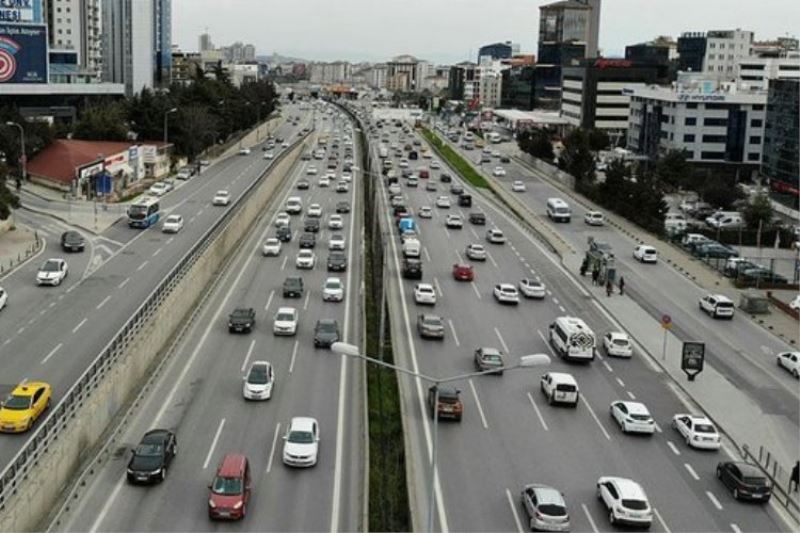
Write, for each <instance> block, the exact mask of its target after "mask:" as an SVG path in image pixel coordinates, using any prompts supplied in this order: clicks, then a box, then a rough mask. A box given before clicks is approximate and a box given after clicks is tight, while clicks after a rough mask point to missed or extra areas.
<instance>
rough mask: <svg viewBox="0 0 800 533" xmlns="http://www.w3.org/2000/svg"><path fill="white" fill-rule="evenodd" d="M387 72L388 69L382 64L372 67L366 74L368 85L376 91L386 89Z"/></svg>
mask: <svg viewBox="0 0 800 533" xmlns="http://www.w3.org/2000/svg"><path fill="white" fill-rule="evenodd" d="M387 71H388V68H387V67H386V65H385V64H382V63H377V64H374V65H372V66H370V67H369V68H368V69H367V70H366V72H365V76H366V83H367V85H369V86H370V87H373V88H375V89H385V88H386V73H387Z"/></svg>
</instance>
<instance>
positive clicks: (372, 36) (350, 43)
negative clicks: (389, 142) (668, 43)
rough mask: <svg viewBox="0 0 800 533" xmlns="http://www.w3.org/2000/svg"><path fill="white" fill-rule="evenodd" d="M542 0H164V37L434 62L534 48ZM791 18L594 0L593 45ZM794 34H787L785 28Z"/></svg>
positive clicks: (696, 5)
mask: <svg viewBox="0 0 800 533" xmlns="http://www.w3.org/2000/svg"><path fill="white" fill-rule="evenodd" d="M548 3H551V2H550V1H549V0H173V4H172V5H173V15H172V36H173V42H174V43H175V44H177V45H179V46H180V47H181V49H184V50H197V48H198V41H197V38H198V36H199V34H200V33H202V32H203V31H205V30H206V28H207V29H208V32H209V33H210V34H211V38H212V41H213V42H214V44H215V45H217V46H221V45H225V44H230V43H232V42H234V41H242V42H245V43H252V44H254V45H255V46H256V50H257V53H258V54H260V55H267V54H271V53H273V52H277V53H279V54H282V55H288V56H294V57H301V58H304V59H309V60H320V61H332V60H336V59H343V60H350V61H361V60H364V61H385V60H387V59H389V58H391V57H392V56H395V55H399V54H403V53H409V54H412V55H414V56H417V57H419V58H422V59H427V60H429V61H434V62H437V63H453V62H457V61H462V60H465V59H472V60H473V61H474V60H475V55H476V54H477V51H478V48H479V47H480V46H481V45H483V44H487V43H492V42H497V41H506V40H511V41H514V42H518V43H519V44H520V45H521V48H522V51H523V52H530V53H535V52H536V38H537V33H538V27H539V9H538V8H539V6H540V5H544V4H548ZM798 26H800V0H603V6H602V13H601V15H600V48H601V49H602V50H603V51H604V53H605V55H607V56H614V55H623V54H624V50H625V45H626V44H633V43H637V42H641V41H646V40H649V39H651V38H653V37H655V36H657V35H672V36H673V37H677V36H678V35H679V34H680V33H681V32H684V31H706V30H713V29H720V30H723V29H735V28H742V29H748V30H752V31H754V32H755V35H756V39H768V38H774V37H777V36H782V35H786V34H787V33H791V32H795V31H796V30H797V28H798ZM795 36H797V34H795Z"/></svg>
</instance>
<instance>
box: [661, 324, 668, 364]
mask: <svg viewBox="0 0 800 533" xmlns="http://www.w3.org/2000/svg"><path fill="white" fill-rule="evenodd" d="M666 359H667V328H664V342H663V343H662V344H661V360H662V361H666Z"/></svg>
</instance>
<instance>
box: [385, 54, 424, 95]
mask: <svg viewBox="0 0 800 533" xmlns="http://www.w3.org/2000/svg"><path fill="white" fill-rule="evenodd" d="M418 63H419V59H417V58H416V57H414V56H410V55H401V56H397V57H394V58H392V59H391V60H390V61H387V63H386V88H387V89H389V90H390V91H401V92H408V91H415V90H417V73H418V70H417V64H418Z"/></svg>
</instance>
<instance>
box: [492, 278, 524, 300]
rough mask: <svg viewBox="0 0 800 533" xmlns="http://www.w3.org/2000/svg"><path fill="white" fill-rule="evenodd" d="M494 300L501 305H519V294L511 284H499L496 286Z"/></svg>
mask: <svg viewBox="0 0 800 533" xmlns="http://www.w3.org/2000/svg"><path fill="white" fill-rule="evenodd" d="M494 298H495V300H497V301H498V302H500V303H501V304H518V303H519V292H518V291H517V288H516V287H514V286H513V285H512V284H510V283H498V284H497V285H495V286H494Z"/></svg>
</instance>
